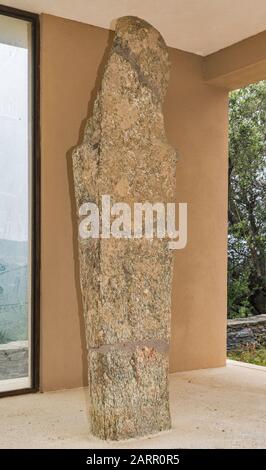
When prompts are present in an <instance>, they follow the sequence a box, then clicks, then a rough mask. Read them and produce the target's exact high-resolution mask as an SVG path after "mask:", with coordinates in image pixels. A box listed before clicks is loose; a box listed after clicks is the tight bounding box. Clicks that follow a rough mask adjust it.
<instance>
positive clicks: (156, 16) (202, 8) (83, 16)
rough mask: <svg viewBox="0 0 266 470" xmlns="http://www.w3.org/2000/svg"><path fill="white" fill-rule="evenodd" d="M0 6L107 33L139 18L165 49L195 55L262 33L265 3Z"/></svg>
mask: <svg viewBox="0 0 266 470" xmlns="http://www.w3.org/2000/svg"><path fill="white" fill-rule="evenodd" d="M1 3H2V4H4V5H9V6H13V7H15V8H21V9H24V10H28V11H32V12H36V13H50V14H51V15H56V16H62V17H64V18H69V19H73V20H77V21H81V22H83V23H88V24H92V25H95V26H101V27H103V28H108V29H114V25H115V20H116V19H117V18H119V17H120V16H124V15H135V16H139V17H141V18H144V19H145V20H147V21H149V22H150V23H151V24H153V25H154V26H155V27H156V28H157V29H158V30H159V31H160V32H161V33H162V35H163V37H164V38H165V40H166V43H167V44H168V45H169V46H172V47H176V48H178V49H183V50H185V51H188V52H194V53H196V54H200V55H208V54H210V53H212V52H215V51H218V50H219V49H223V48H224V47H226V46H229V45H231V44H233V43H235V42H238V41H241V40H242V39H245V38H247V37H249V36H253V35H254V34H257V33H259V32H261V31H264V30H265V29H266V0H7V1H5V0H2V2H1Z"/></svg>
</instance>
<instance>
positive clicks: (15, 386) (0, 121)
mask: <svg viewBox="0 0 266 470" xmlns="http://www.w3.org/2000/svg"><path fill="white" fill-rule="evenodd" d="M37 42H38V17H37V16H36V15H31V14H27V13H24V12H19V11H15V10H12V9H9V8H6V7H0V393H6V392H12V391H13V392H14V391H17V390H32V389H36V388H37V387H38V343H39V341H38V323H39V322H38V305H39V300H38V292H39V267H38V260H39V253H38V250H39V235H38V232H39V219H38V213H39V207H38V205H39V177H38V175H39V164H38V161H39V159H38V119H37V118H38V109H37V104H38V99H37V98H38V76H37V75H38V74H37V71H38V47H37V45H38V44H37Z"/></svg>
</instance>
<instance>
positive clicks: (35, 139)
mask: <svg viewBox="0 0 266 470" xmlns="http://www.w3.org/2000/svg"><path fill="white" fill-rule="evenodd" d="M0 15H5V16H10V17H13V18H17V19H21V20H25V21H28V22H29V23H31V47H32V50H31V54H32V162H31V164H32V181H31V185H32V187H31V190H32V198H31V208H32V253H31V273H32V275H31V289H32V295H31V377H30V379H31V387H29V388H24V389H19V390H11V391H6V392H0V398H1V397H3V396H11V395H21V394H24V393H33V392H38V391H39V384H40V195H41V191H40V183H41V181H40V21H39V15H37V14H35V13H30V12H28V11H24V10H18V9H16V8H11V7H7V6H5V5H1V4H0Z"/></svg>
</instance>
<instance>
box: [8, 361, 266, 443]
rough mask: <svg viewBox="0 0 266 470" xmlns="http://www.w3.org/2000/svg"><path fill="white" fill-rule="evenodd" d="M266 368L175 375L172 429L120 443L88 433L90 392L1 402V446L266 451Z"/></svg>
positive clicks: (238, 367)
mask: <svg viewBox="0 0 266 470" xmlns="http://www.w3.org/2000/svg"><path fill="white" fill-rule="evenodd" d="M265 395H266V368H262V367H256V366H253V367H249V366H245V365H244V366H243V365H241V363H235V362H234V361H229V362H228V365H227V367H226V368H219V369H206V370H197V371H192V372H181V373H176V374H172V375H171V377H170V398H171V412H172V422H173V426H172V429H171V430H170V431H167V432H164V433H161V434H158V435H154V436H150V437H146V438H141V439H131V440H129V441H119V442H116V443H112V442H104V441H100V440H99V439H97V438H94V437H93V436H91V435H90V434H89V432H88V417H87V399H86V390H85V389H74V390H68V391H60V392H49V393H44V394H32V395H23V396H17V397H9V398H3V399H1V400H0V424H1V427H0V448H86V449H97V448H155V449H156V448H264V447H265V444H266V400H265Z"/></svg>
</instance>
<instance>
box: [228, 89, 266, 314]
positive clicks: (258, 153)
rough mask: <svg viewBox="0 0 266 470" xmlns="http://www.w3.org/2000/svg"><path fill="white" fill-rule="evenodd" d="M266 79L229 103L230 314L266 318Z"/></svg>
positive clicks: (243, 91) (238, 94)
mask: <svg viewBox="0 0 266 470" xmlns="http://www.w3.org/2000/svg"><path fill="white" fill-rule="evenodd" d="M265 160H266V80H263V81H261V82H258V83H256V84H252V85H250V86H248V87H246V88H242V89H240V90H236V91H234V92H232V93H231V94H230V99H229V207H228V220H229V227H228V315H229V317H237V316H247V315H249V314H253V315H254V314H255V315H256V314H261V313H265V299H266V297H265V295H266V285H265V274H266V270H265V247H266V234H265V225H266V224H265V222H266V218H265V202H266V201H265V194H266V179H265Z"/></svg>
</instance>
